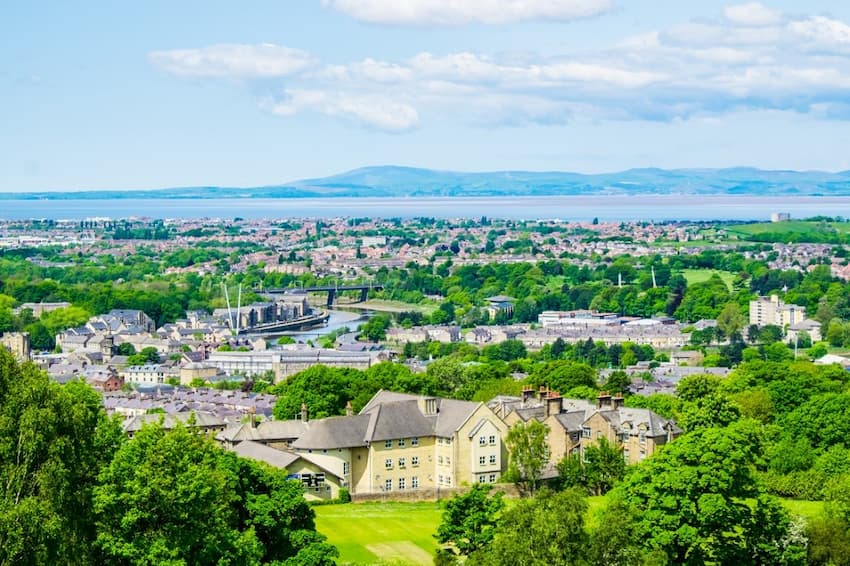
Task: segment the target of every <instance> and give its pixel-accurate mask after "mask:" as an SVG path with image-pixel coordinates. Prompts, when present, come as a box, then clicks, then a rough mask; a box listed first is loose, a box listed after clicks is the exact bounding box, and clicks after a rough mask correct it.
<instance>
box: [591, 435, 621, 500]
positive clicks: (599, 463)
mask: <svg viewBox="0 0 850 566" xmlns="http://www.w3.org/2000/svg"><path fill="white" fill-rule="evenodd" d="M584 460H585V462H584V474H585V485H586V486H587V487H588V489H590V491H591V492H592V493H593V494H594V495H604V494H605V493H608V491H610V490H611V488H612V487H614V485H615V484H617V482H619V481H620V480H622V479H623V476H624V475H625V474H626V461H625V459H624V458H623V449H622V448H620V447H619V446H617V445H615V444H612V443H611V442H609V441H608V439H607V438H605V437H604V436H603V437H602V438H600V439H599V440H598V441H597V442H595V443H592V444H590V445H588V446H587V447H586V448H585V449H584Z"/></svg>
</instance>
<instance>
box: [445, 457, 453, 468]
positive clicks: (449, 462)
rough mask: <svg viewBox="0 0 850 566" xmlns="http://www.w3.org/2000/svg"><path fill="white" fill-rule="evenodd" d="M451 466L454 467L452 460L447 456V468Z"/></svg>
mask: <svg viewBox="0 0 850 566" xmlns="http://www.w3.org/2000/svg"><path fill="white" fill-rule="evenodd" d="M451 465H452V459H451V458H449V457H448V456H446V466H451Z"/></svg>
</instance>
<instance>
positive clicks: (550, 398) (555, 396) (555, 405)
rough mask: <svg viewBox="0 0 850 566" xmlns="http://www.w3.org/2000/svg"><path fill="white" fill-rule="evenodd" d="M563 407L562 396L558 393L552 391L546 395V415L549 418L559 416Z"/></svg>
mask: <svg viewBox="0 0 850 566" xmlns="http://www.w3.org/2000/svg"><path fill="white" fill-rule="evenodd" d="M562 406H563V405H562V403H561V394H560V393H558V392H557V391H550V392H549V394H548V395H546V404H545V405H544V407H545V409H544V414H545V415H546V417H547V418H548V417H550V416H551V415H557V414H558V413H560V412H561V408H562Z"/></svg>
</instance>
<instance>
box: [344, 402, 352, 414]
mask: <svg viewBox="0 0 850 566" xmlns="http://www.w3.org/2000/svg"><path fill="white" fill-rule="evenodd" d="M353 414H354V409H353V408H352V407H351V401H349V402H347V403H346V404H345V416H346V417H350V416H351V415H353Z"/></svg>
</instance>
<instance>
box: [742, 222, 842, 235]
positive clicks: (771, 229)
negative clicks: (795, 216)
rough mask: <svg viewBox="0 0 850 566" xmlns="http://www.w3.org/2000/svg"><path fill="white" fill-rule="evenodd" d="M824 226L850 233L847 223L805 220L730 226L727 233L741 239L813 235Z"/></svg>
mask: <svg viewBox="0 0 850 566" xmlns="http://www.w3.org/2000/svg"><path fill="white" fill-rule="evenodd" d="M824 226H828V227H829V228H832V229H833V230H835V231H836V232H838V233H839V234H847V233H850V224H848V223H847V222H805V221H803V220H788V221H785V222H758V223H755V224H741V225H739V226H728V227H726V231H727V232H729V233H734V234H738V235H739V236H741V237H747V236H751V235H753V234H764V233H782V234H811V233H812V232H818V231H822V230H823V228H824Z"/></svg>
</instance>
